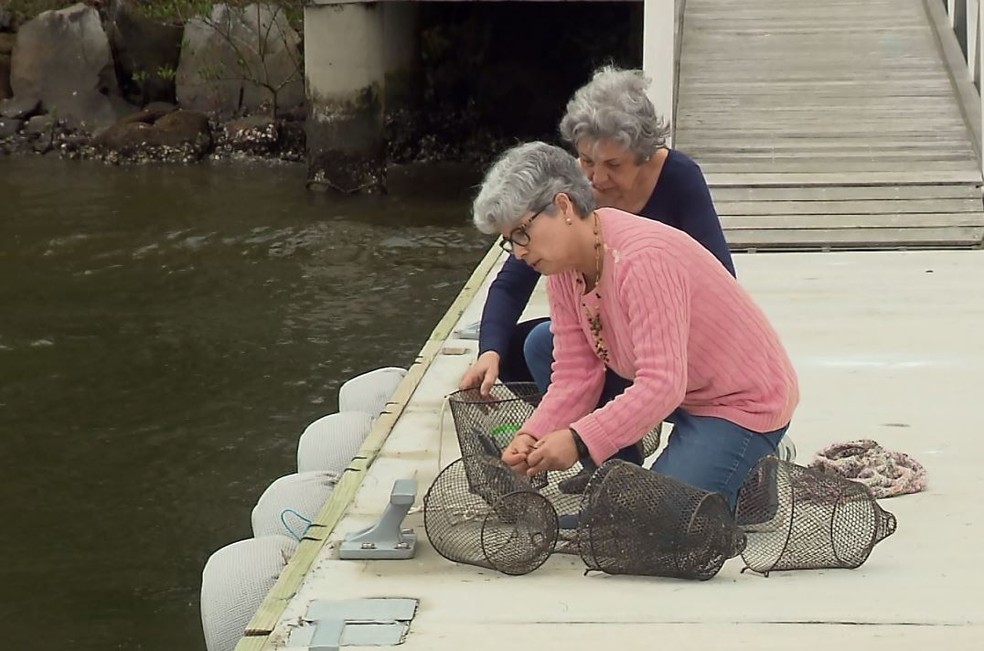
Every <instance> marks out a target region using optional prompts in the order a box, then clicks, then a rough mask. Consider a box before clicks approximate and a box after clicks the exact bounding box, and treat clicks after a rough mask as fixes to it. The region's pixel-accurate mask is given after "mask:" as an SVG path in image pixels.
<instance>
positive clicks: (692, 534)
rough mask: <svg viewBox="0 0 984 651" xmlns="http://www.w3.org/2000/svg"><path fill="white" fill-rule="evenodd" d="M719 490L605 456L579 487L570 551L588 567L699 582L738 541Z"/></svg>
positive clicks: (732, 551)
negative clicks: (578, 507) (581, 492)
mask: <svg viewBox="0 0 984 651" xmlns="http://www.w3.org/2000/svg"><path fill="white" fill-rule="evenodd" d="M744 540H745V539H744V535H743V534H742V533H741V531H740V530H739V529H738V528H737V527H736V526H735V523H734V519H733V518H732V516H731V513H730V511H729V509H728V503H727V501H726V500H725V499H724V497H723V496H722V495H719V494H717V493H708V492H706V491H702V490H700V489H698V488H694V487H692V486H690V485H688V484H684V483H683V482H680V481H678V480H676V479H673V478H671V477H667V476H665V475H661V474H658V473H655V472H652V471H651V470H647V469H645V468H642V467H641V466H637V465H635V464H632V463H628V462H625V461H621V460H611V461H608V462H606V463H605V464H604V465H602V466H601V467H600V468H599V469H598V470H597V471H596V472H595V473H594V475H593V476H592V477H591V481H590V482H589V483H588V486H587V487H586V488H585V490H584V499H583V502H582V505H581V513H580V515H579V523H578V549H579V551H580V554H581V558H582V559H583V560H584V562H585V564H586V565H587V566H588V569H589V570H601V571H603V572H606V573H608V574H637V575H645V576H664V577H676V578H686V579H700V580H707V579H710V578H711V577H713V576H714V575H715V574H717V573H718V571H719V570H720V569H721V566H722V565H724V562H725V561H726V560H728V559H729V558H732V557H734V556H737V555H738V554H739V553H740V552H741V550H742V548H743V546H744Z"/></svg>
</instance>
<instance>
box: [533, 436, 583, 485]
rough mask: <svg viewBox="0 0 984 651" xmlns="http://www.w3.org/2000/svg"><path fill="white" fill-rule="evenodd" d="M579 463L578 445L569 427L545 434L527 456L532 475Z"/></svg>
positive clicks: (563, 468) (565, 468)
mask: <svg viewBox="0 0 984 651" xmlns="http://www.w3.org/2000/svg"><path fill="white" fill-rule="evenodd" d="M575 463H577V446H576V445H574V435H573V434H572V433H571V431H570V430H569V429H559V430H557V431H555V432H550V433H549V434H547V435H546V436H543V437H541V438H540V440H538V441H537V442H536V443H534V444H533V449H532V450H531V451H530V453H529V455H527V457H526V464H527V465H528V466H529V470H527V471H526V474H528V475H529V476H530V477H532V476H533V475H538V474H540V473H541V472H546V471H548V470H567V469H568V468H570V467H571V466H573V465H574V464H575Z"/></svg>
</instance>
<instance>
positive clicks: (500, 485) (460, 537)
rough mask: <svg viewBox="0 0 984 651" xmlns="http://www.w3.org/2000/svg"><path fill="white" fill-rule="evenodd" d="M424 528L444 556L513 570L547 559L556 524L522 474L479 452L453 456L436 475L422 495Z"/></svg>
mask: <svg viewBox="0 0 984 651" xmlns="http://www.w3.org/2000/svg"><path fill="white" fill-rule="evenodd" d="M469 468H470V469H471V472H472V475H471V477H470V476H469V470H468V469H469ZM473 478H474V479H480V481H476V482H474V483H473V481H472V479H473ZM424 530H425V531H426V532H427V537H428V539H429V540H430V542H431V544H432V545H433V546H434V549H435V550H437V553H439V554H440V555H441V556H443V557H444V558H446V559H448V560H449V561H454V562H456V563H466V564H468V565H477V566H479V567H485V568H488V569H493V570H496V571H499V572H502V573H504V574H513V575H518V574H527V573H529V572H532V571H533V570H535V569H536V568H538V567H540V565H542V564H543V563H544V562H545V561H546V560H547V558H548V557H549V556H550V554H551V553H552V552H553V550H554V547H555V546H556V544H557V534H558V524H557V513H556V511H554V508H553V506H552V505H551V504H550V501H549V500H548V499H547V498H545V497H544V496H542V495H540V494H539V493H538V492H536V491H535V490H534V489H533V487H532V485H531V484H530V482H529V481H528V480H527V479H526V478H525V477H522V476H520V475H518V474H516V473H514V472H513V471H512V470H510V469H509V467H508V466H506V465H505V464H504V463H503V462H502V461H500V460H499V459H496V458H493V457H490V456H487V455H483V456H479V457H471V458H464V457H463V458H461V459H458V460H456V461H455V462H454V463H452V464H450V465H449V466H448V467H447V468H445V469H444V470H442V471H441V473H440V474H439V475H438V476H437V479H435V480H434V483H433V484H432V485H431V487H430V489H429V490H428V491H427V494H426V495H425V496H424Z"/></svg>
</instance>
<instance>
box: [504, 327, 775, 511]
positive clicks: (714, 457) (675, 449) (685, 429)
mask: <svg viewBox="0 0 984 651" xmlns="http://www.w3.org/2000/svg"><path fill="white" fill-rule="evenodd" d="M523 353H524V355H525V357H526V364H527V366H528V367H529V369H530V375H532V376H533V381H534V382H536V383H537V386H539V387H540V389H541V390H542V391H546V388H547V386H548V385H549V384H550V366H551V365H552V364H553V334H551V332H550V322H549V321H547V322H544V323H540V324H538V325H536V326H535V327H534V328H533V329H532V330H531V331H530V333H529V335H528V336H527V337H526V343H525V345H524V347H523ZM631 384H632V382H630V381H629V380H626V379H625V378H623V377H621V376H620V375H617V374H616V373H614V372H613V371H612V370H611V369H608V370H607V371H606V373H605V386H604V388H603V389H602V394H601V400H600V401H599V404H598V406H599V407H600V406H601V405H604V404H605V403H607V402H608V401H609V400H611V399H612V398H614V397H615V396H617V395H619V394H620V393H622V392H623V391H625V389H626V387H628V386H630V385H631ZM666 420H667V421H668V422H671V423H673V433H672V434H671V435H670V438H669V440H668V441H667V444H666V448H665V449H664V450H663V452H662V453H661V454H660V455H659V456H658V457H657V458H656V461H655V462H653V465H652V466H651V469H652V470H653V471H654V472H658V473H661V474H663V475H667V476H670V477H673V478H675V479H679V480H680V481H682V482H684V483H687V484H690V485H691V486H696V487H697V488H701V489H703V490H706V491H710V492H717V493H721V494H722V495H724V497H725V498H726V499H727V500H728V505H729V506H730V507H731V510H732V511H734V509H735V504H736V502H737V500H738V491H739V489H741V485H742V483H744V481H745V477H747V476H748V473H749V472H750V471H751V469H752V468H754V467H755V465H756V464H757V463H758V462H759V461H760V460H761V459H762V458H763V457H766V456H769V455H772V454H776V448H777V447H778V446H779V441H781V440H782V437H783V436H785V434H786V429H787V428H788V427H789V425H788V424H787V425H786V427H783V428H781V429H778V430H776V431H774V432H769V433H767V434H761V433H759V432H753V431H751V430H747V429H745V428H744V427H741V426H740V425H737V424H735V423H732V422H731V421H728V420H724V419H723V418H713V417H710V416H694V415H693V414H690V413H689V412H686V411H684V410H683V409H677V410H676V411H674V412H673V413H672V414H670V415H669V416H668V417H667V419H666ZM632 451H633V450H632V449H631V448H623V450H621V451H620V452H619V453H618V454H617V455H616V456H617V457H619V458H623V459H627V458H626V453H627V452H628V453H630V454H631V452H632ZM636 455H637V456H638V452H636ZM627 460H630V461H634V459H627ZM636 463H642V461H641V460H639V461H636Z"/></svg>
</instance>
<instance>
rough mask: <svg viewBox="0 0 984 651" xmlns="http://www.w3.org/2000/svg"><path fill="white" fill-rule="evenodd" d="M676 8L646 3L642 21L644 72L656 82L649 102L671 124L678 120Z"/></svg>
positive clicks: (664, 0)
mask: <svg viewBox="0 0 984 651" xmlns="http://www.w3.org/2000/svg"><path fill="white" fill-rule="evenodd" d="M675 6H676V3H675V1H674V0H644V4H643V21H642V69H643V70H644V71H645V73H646V75H647V76H648V77H650V78H651V79H652V80H653V83H652V85H651V86H650V87H649V99H651V100H652V102H653V104H654V105H655V107H656V110H657V111H658V112H659V114H660V115H662V116H663V117H664V118H665V119H667V120H669V121H670V122H671V123H674V122H675V120H676V116H675V115H674V114H673V106H674V101H673V99H674V98H673V89H674V70H675V65H674V55H675V53H676V47H675V43H676V37H677V33H676V25H675V18H676V11H675ZM668 144H670V145H672V143H668Z"/></svg>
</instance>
